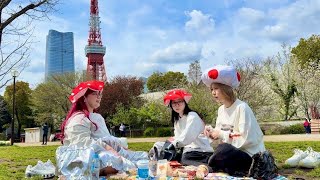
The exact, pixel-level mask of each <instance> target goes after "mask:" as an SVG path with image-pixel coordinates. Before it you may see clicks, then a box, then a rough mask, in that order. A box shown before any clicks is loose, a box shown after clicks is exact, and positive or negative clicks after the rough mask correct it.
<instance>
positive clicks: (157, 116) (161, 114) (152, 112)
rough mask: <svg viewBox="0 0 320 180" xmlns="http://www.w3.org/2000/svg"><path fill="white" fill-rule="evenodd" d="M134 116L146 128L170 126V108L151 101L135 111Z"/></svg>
mask: <svg viewBox="0 0 320 180" xmlns="http://www.w3.org/2000/svg"><path fill="white" fill-rule="evenodd" d="M136 114H137V116H138V118H139V120H140V121H141V122H143V123H144V124H145V126H146V127H155V128H156V127H158V126H159V125H160V126H172V124H171V122H170V118H171V111H170V108H168V107H166V106H164V105H163V104H162V103H160V102H157V101H151V102H148V103H146V104H144V105H143V106H142V107H141V108H139V109H136Z"/></svg>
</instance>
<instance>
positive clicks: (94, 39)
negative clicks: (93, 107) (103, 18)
mask: <svg viewBox="0 0 320 180" xmlns="http://www.w3.org/2000/svg"><path fill="white" fill-rule="evenodd" d="M90 1H91V2H90V20H89V28H90V30H89V38H88V45H86V47H85V53H86V57H87V58H88V64H87V75H88V76H89V77H90V78H91V79H96V80H100V81H104V82H106V81H107V76H106V72H105V67H104V61H103V56H104V55H105V53H106V47H105V46H103V45H102V40H101V32H100V17H99V7H98V0H90Z"/></svg>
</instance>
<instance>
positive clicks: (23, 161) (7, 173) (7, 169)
mask: <svg viewBox="0 0 320 180" xmlns="http://www.w3.org/2000/svg"><path fill="white" fill-rule="evenodd" d="M152 145H153V143H129V147H130V149H132V150H139V151H149V149H150V148H151V147H152ZM309 146H311V147H312V148H313V149H314V150H315V151H320V143H319V142H266V147H267V149H268V150H270V151H271V152H272V154H273V155H274V157H275V159H276V162H277V164H278V166H279V168H280V170H281V169H288V168H289V167H287V166H285V165H284V161H285V160H286V159H288V158H289V157H291V156H292V155H293V150H294V149H295V148H299V149H302V150H305V149H307V147H309ZM57 147H58V146H37V147H17V146H0V180H2V179H3V180H5V179H6V180H7V179H10V180H14V179H17V180H18V179H19V180H20V179H24V176H25V174H24V173H25V169H26V167H27V166H28V165H32V166H34V165H36V164H37V162H38V160H41V161H43V162H45V161H47V160H48V159H50V160H51V161H52V163H54V164H55V163H56V160H55V151H56V149H57ZM295 176H304V177H308V179H320V168H317V169H313V170H309V171H307V170H305V169H300V168H296V169H292V175H291V177H292V178H294V177H295ZM34 179H41V178H34Z"/></svg>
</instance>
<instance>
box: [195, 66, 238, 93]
mask: <svg viewBox="0 0 320 180" xmlns="http://www.w3.org/2000/svg"><path fill="white" fill-rule="evenodd" d="M201 80H202V82H203V83H204V84H205V85H206V86H208V87H210V86H211V84H212V83H220V84H225V85H228V86H230V87H232V88H237V87H239V85H240V74H239V73H238V72H237V70H236V69H235V68H234V67H232V66H226V65H216V66H214V67H212V68H209V69H207V70H206V71H204V73H203V74H202V76H201Z"/></svg>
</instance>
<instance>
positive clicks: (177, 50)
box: [0, 0, 320, 92]
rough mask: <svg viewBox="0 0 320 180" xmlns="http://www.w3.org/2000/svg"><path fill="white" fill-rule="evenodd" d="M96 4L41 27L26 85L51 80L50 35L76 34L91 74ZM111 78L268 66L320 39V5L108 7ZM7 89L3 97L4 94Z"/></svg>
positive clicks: (200, 0) (268, 0) (69, 6)
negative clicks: (193, 66) (302, 43)
mask: <svg viewBox="0 0 320 180" xmlns="http://www.w3.org/2000/svg"><path fill="white" fill-rule="evenodd" d="M89 5H90V0H66V1H63V2H61V4H60V5H59V6H58V7H57V9H58V12H56V13H54V14H51V15H50V20H44V21H41V22H35V23H34V25H35V28H36V30H35V34H34V36H35V40H36V41H37V42H36V43H35V44H34V45H33V50H32V51H33V53H32V54H31V56H30V59H31V62H30V65H29V67H27V68H26V69H25V70H24V71H23V72H22V74H21V75H20V76H19V77H18V80H23V81H27V82H29V83H30V85H31V87H35V86H36V85H37V84H39V83H41V82H42V81H43V80H44V65H45V43H46V42H45V40H46V35H47V34H48V31H49V29H55V30H58V31H61V32H70V31H71V32H74V39H75V64H76V70H82V69H85V67H86V63H87V58H86V57H85V54H84V47H85V45H86V44H87V38H88V29H89V27H88V22H89ZM99 10H100V17H101V28H102V29H101V34H102V41H103V44H104V45H105V46H106V48H107V53H106V55H105V56H104V61H105V66H106V70H107V76H108V77H109V78H112V77H114V76H117V75H133V76H144V77H148V76H149V75H151V74H152V73H153V72H155V71H161V72H166V71H180V72H184V73H185V74H187V72H188V66H189V64H190V63H191V62H193V61H195V60H200V63H201V67H202V70H204V69H206V68H209V67H210V66H212V65H215V64H222V63H224V62H225V60H226V59H229V60H230V59H245V58H266V57H268V56H273V55H275V54H276V53H277V52H279V51H280V50H281V44H282V43H286V44H288V45H291V46H295V45H296V44H297V42H298V41H299V39H300V38H308V37H309V36H311V35H312V34H318V32H320V26H319V24H320V20H319V19H320V0H300V1H289V0H100V1H99ZM3 91H4V89H0V92H3Z"/></svg>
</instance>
